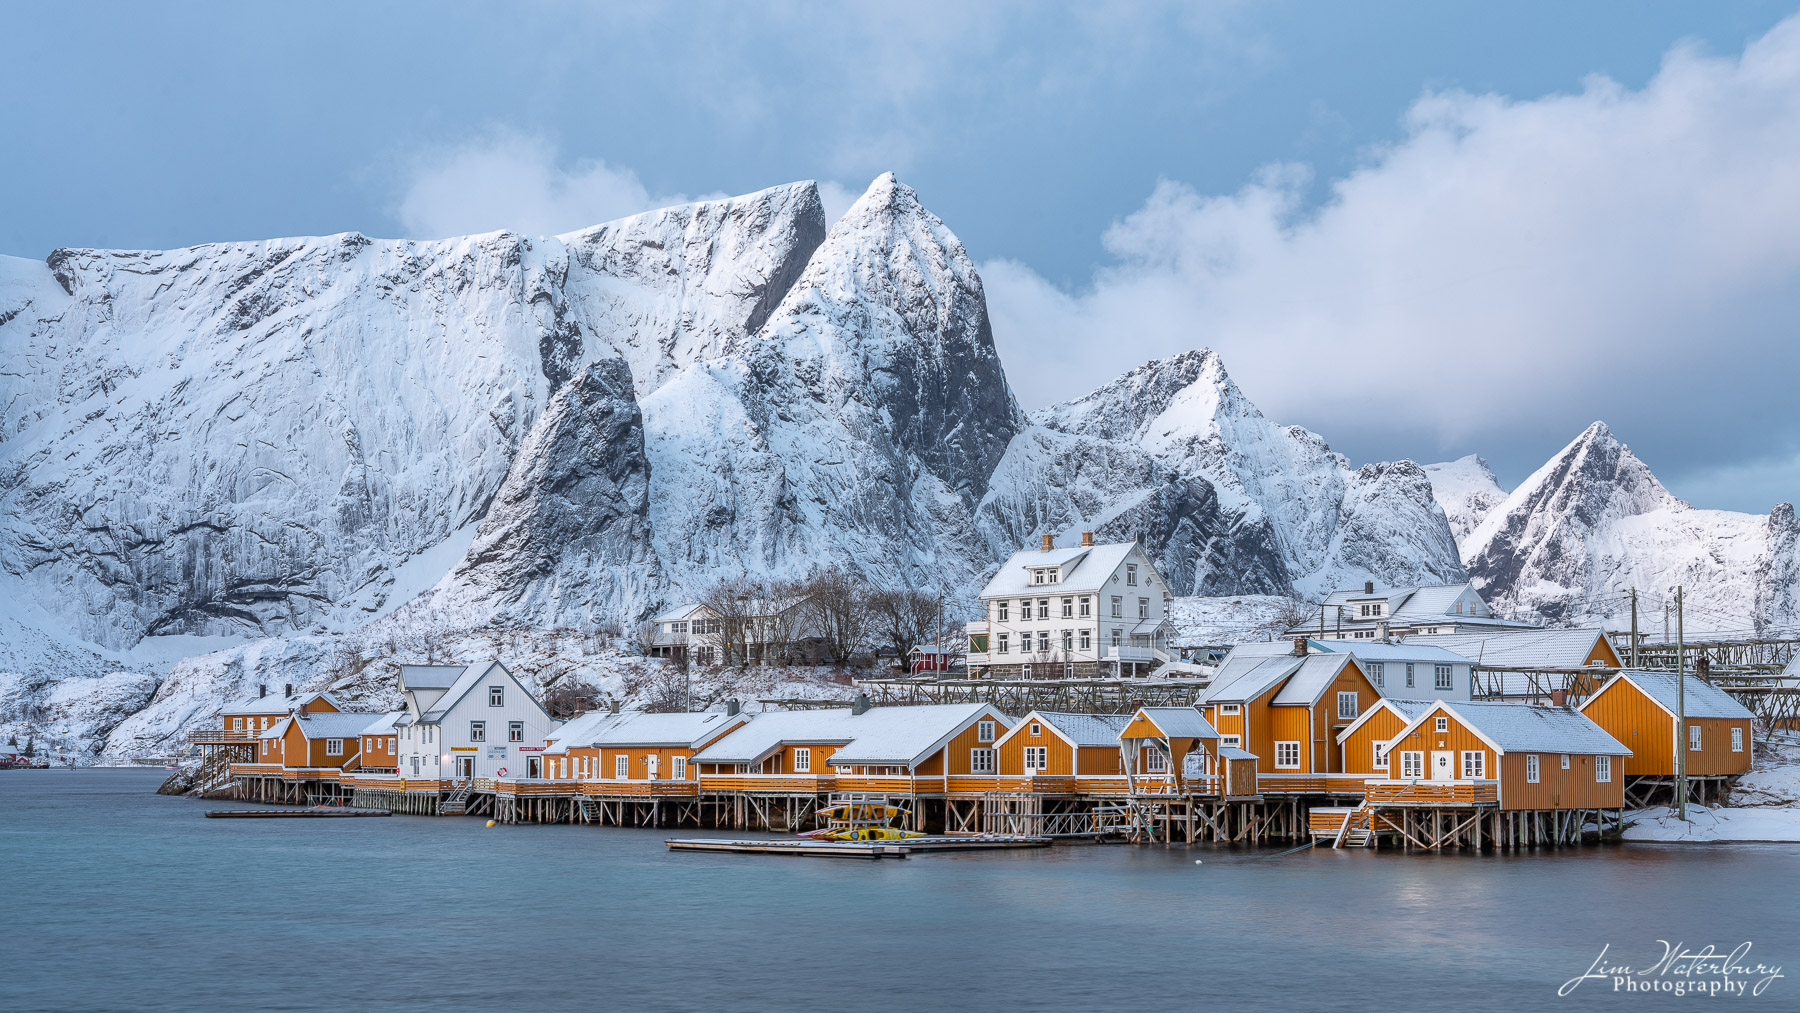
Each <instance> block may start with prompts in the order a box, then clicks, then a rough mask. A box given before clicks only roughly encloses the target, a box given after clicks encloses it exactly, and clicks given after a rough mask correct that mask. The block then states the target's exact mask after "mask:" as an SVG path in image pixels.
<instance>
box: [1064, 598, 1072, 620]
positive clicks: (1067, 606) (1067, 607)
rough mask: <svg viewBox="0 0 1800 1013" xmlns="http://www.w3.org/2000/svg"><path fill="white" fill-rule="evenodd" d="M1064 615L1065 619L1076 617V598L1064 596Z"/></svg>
mask: <svg viewBox="0 0 1800 1013" xmlns="http://www.w3.org/2000/svg"><path fill="white" fill-rule="evenodd" d="M1062 617H1063V618H1064V619H1073V618H1075V599H1073V598H1064V599H1063V600H1062Z"/></svg>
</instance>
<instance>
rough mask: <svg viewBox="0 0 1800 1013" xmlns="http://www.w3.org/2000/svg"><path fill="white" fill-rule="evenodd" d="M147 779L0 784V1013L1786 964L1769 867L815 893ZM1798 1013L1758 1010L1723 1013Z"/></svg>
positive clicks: (677, 1002) (1348, 864)
mask: <svg viewBox="0 0 1800 1013" xmlns="http://www.w3.org/2000/svg"><path fill="white" fill-rule="evenodd" d="M161 776H162V772H161V771H148V770H82V771H65V770H49V771H4V772H0V847H3V848H4V855H5V859H4V861H5V864H4V869H5V872H4V877H3V880H4V882H3V884H0V886H3V889H0V897H4V901H5V903H4V907H3V910H4V923H5V926H6V929H5V936H6V942H5V944H4V951H3V952H4V960H0V1009H4V1010H9V1011H26V1010H201V1009H220V1010H234V1011H235V1010H314V1009H327V1008H329V1009H333V1010H337V1011H346V1010H350V1011H356V1010H413V1009H455V1010H533V1009H549V1010H557V1011H576V1010H587V1009H606V1010H638V1009H644V1010H712V1009H731V1010H787V1009H796V1008H801V1007H807V1006H817V1005H819V1004H827V1005H829V1006H830V1007H832V1008H850V1009H855V1008H877V1007H879V1008H887V1009H894V1008H898V1009H923V1010H936V1009H970V1010H982V1011H1005V1010H1017V1009H1083V1010H1089V1009H1092V1010H1126V1009H1131V1010H1160V1009H1177V1008H1186V1009H1194V1008H1218V1009H1231V1010H1259V1009H1291V1010H1306V1011H1311V1010H1331V1009H1345V1010H1351V1009H1354V1010H1366V1009H1371V1008H1374V1006H1375V1000H1376V998H1377V997H1384V998H1387V999H1392V1000H1395V1001H1396V1002H1398V1003H1400V1005H1398V1006H1396V1007H1394V1008H1406V1009H1455V1010H1536V1009H1545V1010H1548V1009H1567V1008H1573V1007H1574V1006H1575V1005H1577V1004H1579V1005H1581V1006H1584V1007H1592V1006H1599V1007H1602V1008H1617V1009H1628V1008H1629V1009H1642V1008H1646V1007H1650V1008H1663V1007H1672V1006H1675V1005H1691V1004H1693V1003H1694V1002H1695V1001H1696V1000H1694V999H1692V998H1688V999H1676V998H1674V997H1672V996H1665V995H1655V996H1641V995H1638V996H1628V995H1615V994H1612V993H1610V992H1609V991H1608V990H1607V986H1605V985H1604V984H1602V983H1593V982H1590V983H1587V984H1585V985H1583V986H1582V987H1581V988H1580V989H1578V990H1577V991H1576V992H1575V993H1574V994H1573V995H1571V996H1569V997H1568V998H1561V999H1559V998H1558V997H1557V995H1556V991H1557V988H1558V987H1559V986H1560V985H1561V984H1562V983H1563V982H1564V981H1566V980H1568V979H1569V978H1571V977H1574V976H1576V975H1578V974H1580V973H1581V972H1583V971H1585V970H1587V968H1588V967H1589V965H1590V964H1591V963H1592V962H1593V960H1594V958H1595V957H1596V956H1597V955H1598V953H1599V950H1600V947H1601V945H1602V944H1603V943H1608V942H1610V943H1611V944H1612V954H1611V955H1612V957H1614V958H1616V959H1632V960H1639V961H1642V962H1644V963H1648V962H1650V959H1651V958H1652V957H1653V955H1655V954H1657V953H1660V952H1661V947H1660V946H1657V945H1656V944H1655V940H1657V939H1659V938H1663V939H1671V940H1683V941H1685V942H1687V943H1688V944H1689V945H1690V946H1695V947H1697V946H1700V945H1704V944H1706V943H1713V944H1716V945H1720V946H1724V947H1730V946H1732V945H1735V944H1737V943H1740V942H1743V941H1745V940H1749V941H1751V942H1753V943H1754V944H1755V945H1756V952H1755V956H1756V957H1757V958H1758V959H1762V960H1764V961H1767V962H1771V963H1785V962H1789V961H1790V959H1791V958H1795V957H1796V956H1797V955H1800V914H1797V910H1800V904H1796V902H1795V892H1794V883H1795V875H1796V873H1797V872H1800V846H1793V845H1738V846H1698V847H1694V846H1689V847H1675V846H1647V845H1630V846H1625V847H1607V848H1587V849H1582V850H1579V851H1568V852H1562V853H1543V854H1534V855H1525V856H1522V857H1496V856H1493V855H1486V856H1471V855H1444V856H1435V857H1421V856H1408V855H1400V854H1390V853H1379V854H1370V853H1366V852H1322V851H1315V852H1303V853H1300V854H1297V855H1292V856H1288V857H1284V858H1271V857H1269V856H1270V855H1272V854H1273V853H1274V852H1273V851H1272V850H1271V851H1266V852H1259V851H1245V850H1237V851H1232V850H1228V849H1221V850H1211V849H1203V850H1202V849H1197V850H1195V851H1192V852H1190V851H1186V850H1183V849H1180V848H1176V849H1163V848H1135V847H1125V846H1113V847H1067V848H1054V849H1051V850H1049V851H1045V852H1016V853H1004V852H993V853H981V852H975V853H968V854H962V855H931V856H921V857H918V858H912V859H908V860H905V861H880V862H836V861H827V860H822V859H818V860H815V859H796V858H779V857H766V856H748V855H710V854H689V855H673V854H670V853H668V852H667V851H666V850H665V849H664V848H663V846H662V839H663V838H664V837H665V836H667V835H666V834H664V833H661V832H657V831H643V830H622V829H599V828H593V827H568V826H554V827H496V828H494V829H491V830H490V829H487V828H485V827H483V826H482V821H480V820H476V819H464V818H444V819H431V818H427V817H393V818H391V819H382V820H319V821H308V822H289V821H266V822H265V821H254V820H252V821H231V820H207V819H204V818H202V817H201V811H202V810H203V809H206V808H209V807H216V806H218V805H219V803H207V802H196V801H194V800H191V799H178V798H166V797H162V796H158V795H154V794H152V791H153V790H154V788H155V787H156V784H157V782H158V781H159V779H160V778H161ZM1196 858H1200V859H1203V860H1204V863H1205V864H1203V865H1198V866H1196V865H1195V864H1194V860H1195V859H1196ZM1792 962H1793V963H1794V964H1795V965H1796V967H1795V976H1794V977H1795V979H1800V959H1795V960H1793V961H1792ZM1797 997H1800V980H1787V979H1783V980H1780V981H1776V982H1775V983H1774V984H1773V985H1772V986H1771V987H1770V989H1769V991H1768V992H1767V993H1765V994H1764V996H1762V997H1760V998H1751V999H1744V1000H1740V1001H1742V1002H1749V1003H1752V1004H1762V1005H1764V1006H1767V1007H1769V1008H1788V1009H1793V1008H1797V1005H1796V1004H1797V1003H1800V998H1797Z"/></svg>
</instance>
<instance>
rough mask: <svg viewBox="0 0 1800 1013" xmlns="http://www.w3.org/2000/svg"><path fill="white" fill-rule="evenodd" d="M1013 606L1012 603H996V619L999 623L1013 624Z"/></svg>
mask: <svg viewBox="0 0 1800 1013" xmlns="http://www.w3.org/2000/svg"><path fill="white" fill-rule="evenodd" d="M1011 606H1012V602H1007V601H1002V602H995V603H994V619H995V620H997V621H999V622H1003V623H1007V622H1011V621H1012V616H1011V613H1012V608H1011Z"/></svg>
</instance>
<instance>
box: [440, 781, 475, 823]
mask: <svg viewBox="0 0 1800 1013" xmlns="http://www.w3.org/2000/svg"><path fill="white" fill-rule="evenodd" d="M474 787H475V780H474V779H473V778H468V779H466V780H464V781H463V782H462V783H460V784H456V785H453V786H452V787H451V789H450V793H449V794H448V795H445V796H444V797H443V798H441V799H439V800H438V815H439V816H461V815H463V814H464V813H466V812H468V811H469V792H470V791H472V790H473V789H474Z"/></svg>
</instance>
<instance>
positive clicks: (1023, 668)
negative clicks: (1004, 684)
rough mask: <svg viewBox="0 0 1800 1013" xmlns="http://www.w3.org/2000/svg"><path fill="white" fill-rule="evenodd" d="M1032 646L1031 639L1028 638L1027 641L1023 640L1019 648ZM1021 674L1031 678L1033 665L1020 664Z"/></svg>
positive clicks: (1025, 648) (1024, 648)
mask: <svg viewBox="0 0 1800 1013" xmlns="http://www.w3.org/2000/svg"><path fill="white" fill-rule="evenodd" d="M1030 647H1031V641H1030V640H1026V641H1023V642H1022V644H1021V646H1020V648H1019V649H1020V650H1028V649H1029V648H1030ZM1019 675H1020V676H1022V677H1023V678H1026V679H1029V678H1031V666H1030V665H1020V666H1019Z"/></svg>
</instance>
